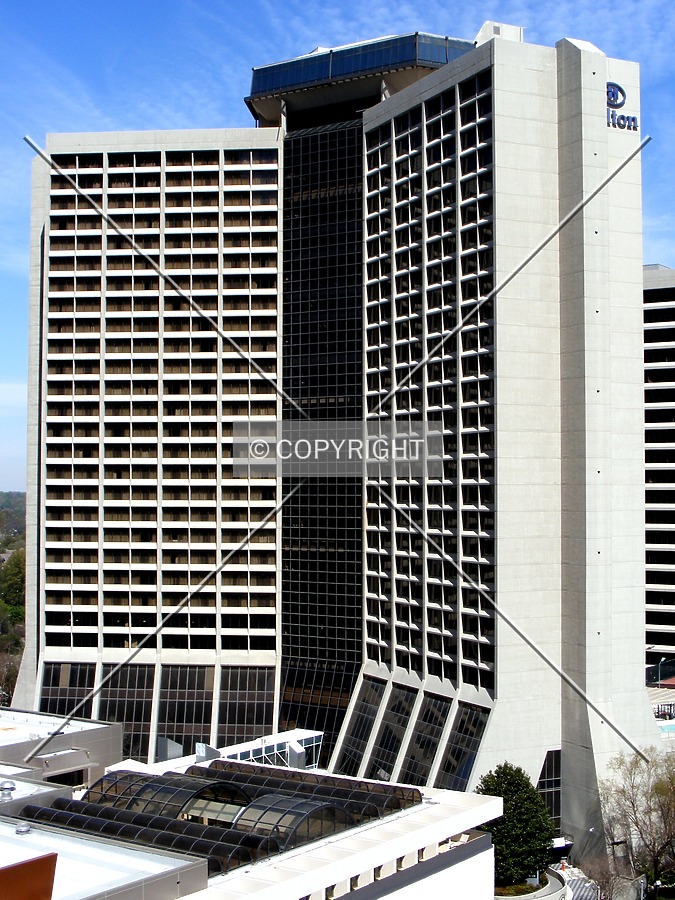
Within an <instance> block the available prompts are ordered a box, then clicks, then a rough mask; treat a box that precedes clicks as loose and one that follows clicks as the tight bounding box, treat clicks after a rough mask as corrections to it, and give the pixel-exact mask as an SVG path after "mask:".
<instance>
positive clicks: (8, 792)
mask: <svg viewBox="0 0 675 900" xmlns="http://www.w3.org/2000/svg"><path fill="white" fill-rule="evenodd" d="M15 790H16V785H15V784H14V782H13V781H10V780H9V779H7V780H6V781H2V782H0V800H11V799H12V791H15Z"/></svg>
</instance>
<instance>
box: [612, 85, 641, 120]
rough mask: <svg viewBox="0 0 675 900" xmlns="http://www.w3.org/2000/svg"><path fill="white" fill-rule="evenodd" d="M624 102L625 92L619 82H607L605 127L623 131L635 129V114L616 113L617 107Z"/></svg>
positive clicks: (619, 107)
mask: <svg viewBox="0 0 675 900" xmlns="http://www.w3.org/2000/svg"><path fill="white" fill-rule="evenodd" d="M625 102H626V92H625V91H624V89H623V88H622V87H621V85H620V84H616V83H615V82H614V81H608V82H607V127H608V128H621V129H622V130H625V131H637V130H638V120H637V116H626V115H624V114H623V113H619V115H617V114H616V111H617V109H621V107H622V106H623V105H624V103H625Z"/></svg>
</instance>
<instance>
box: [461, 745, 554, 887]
mask: <svg viewBox="0 0 675 900" xmlns="http://www.w3.org/2000/svg"><path fill="white" fill-rule="evenodd" d="M476 791H477V793H479V794H490V795H492V796H493V797H502V798H503V800H504V814H503V815H502V816H501V818H499V819H494V820H493V821H492V822H487V823H486V825H485V826H484V828H485V830H486V831H489V832H491V833H492V842H493V844H494V848H495V883H496V884H497V885H498V886H499V887H506V886H507V885H510V884H520V883H521V882H523V881H525V879H526V878H528V877H529V876H531V875H534V874H535V873H536V872H537V871H539V870H540V869H543V868H545V867H546V866H547V865H548V863H549V861H550V858H551V844H552V841H553V838H554V836H555V827H554V825H553V822H552V820H551V817H550V816H549V814H548V811H547V809H546V806H545V805H544V801H543V800H542V799H541V797H540V796H539V794H538V793H537V791H536V789H535V787H534V786H533V784H532V782H531V781H530V779H529V778H528V776H527V773H526V772H525V771H524V770H523V769H521V768H520V766H513V765H511V763H508V762H505V763H502V764H501V765H500V766H497V767H496V768H495V769H494V771H492V772H487V773H486V774H485V775H483V777H482V778H481V780H480V782H479V784H478V787H477V788H476Z"/></svg>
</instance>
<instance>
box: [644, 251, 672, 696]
mask: <svg viewBox="0 0 675 900" xmlns="http://www.w3.org/2000/svg"><path fill="white" fill-rule="evenodd" d="M664 274H665V275H666V276H671V275H672V273H668V272H664V271H663V270H661V271H659V269H658V268H656V269H655V271H654V272H653V273H652V272H650V270H649V268H648V269H646V278H645V281H646V285H647V289H646V290H645V292H644V300H645V303H644V313H643V315H644V327H645V331H644V334H645V349H644V354H645V464H646V465H645V468H646V545H647V549H646V564H647V572H646V584H647V587H646V618H647V632H646V645H647V655H646V658H647V663H651V664H652V666H653V669H652V672H653V674H654V675H655V676H657V677H658V676H659V675H660V676H661V677H662V678H667V677H669V675H670V671H671V668H672V666H671V667H669V666H668V664H669V663H672V657H674V656H675V616H673V609H674V608H675V568H674V567H675V552H674V551H675V541H674V540H673V527H674V526H675V489H674V487H673V484H674V483H675V475H674V474H673V469H672V464H673V462H675V428H674V427H673V412H672V410H673V398H674V397H675V390H674V388H673V382H675V376H674V375H673V359H674V357H673V349H672V348H673V343H674V341H675V284H674V283H673V282H674V281H675V280H674V279H673V278H672V277H669V278H667V279H666V283H664V284H662V285H659V286H658V287H657V284H659V278H658V276H661V277H663V275H664ZM650 278H651V280H650ZM668 281H669V282H670V284H668V283H667V282H668ZM664 659H665V662H663V665H662V666H660V667H659V668H658V669H657V667H658V666H659V664H660V663H661V662H662V661H663V660H664ZM655 680H656V679H655Z"/></svg>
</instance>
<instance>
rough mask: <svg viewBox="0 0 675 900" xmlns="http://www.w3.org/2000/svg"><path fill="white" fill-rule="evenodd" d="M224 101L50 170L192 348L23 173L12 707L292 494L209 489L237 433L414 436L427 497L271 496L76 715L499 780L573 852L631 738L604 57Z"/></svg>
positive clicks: (470, 45) (482, 59) (219, 485)
mask: <svg viewBox="0 0 675 900" xmlns="http://www.w3.org/2000/svg"><path fill="white" fill-rule="evenodd" d="M247 103H248V105H249V108H250V109H251V111H252V113H253V115H254V116H255V118H256V120H257V123H258V125H259V127H258V128H257V129H255V130H250V131H246V130H243V131H216V130H213V131H203V132H192V133H190V132H183V133H176V132H174V133H171V132H163V133H148V134H128V135H123V134H115V135H75V136H59V137H51V138H50V139H49V142H48V149H49V151H50V153H51V154H52V155H53V156H54V158H55V160H56V161H57V162H58V163H59V165H61V166H62V167H63V168H64V169H65V170H66V171H68V172H69V173H71V174H73V175H74V176H75V177H76V178H77V179H78V181H79V183H80V185H81V186H82V187H83V188H84V189H86V190H87V191H88V192H91V193H92V194H93V196H94V197H95V199H97V202H99V203H101V205H103V206H104V208H105V209H106V210H108V211H109V212H110V214H111V215H115V216H119V220H118V221H119V224H120V225H121V227H122V228H124V229H128V230H129V231H130V232H131V233H133V235H134V237H135V239H136V240H137V241H138V242H139V243H141V244H142V246H143V247H144V248H145V249H146V250H147V252H148V253H150V254H151V255H153V258H154V259H156V260H157V262H158V263H159V265H160V266H162V267H163V268H166V270H167V271H168V272H169V274H171V275H175V276H176V277H177V278H179V279H181V281H180V284H181V285H184V287H185V289H186V291H188V290H189V291H190V295H191V296H192V297H193V299H194V300H195V301H196V302H197V303H199V305H200V306H202V307H204V308H205V309H206V310H207V312H208V313H209V315H211V316H212V317H213V318H214V319H217V321H218V325H219V331H218V332H214V330H213V328H212V326H211V325H210V324H209V323H207V322H205V321H204V319H202V318H200V317H199V316H198V315H197V314H196V313H195V312H194V311H192V310H189V309H188V308H187V307H186V303H185V301H181V300H179V299H177V298H176V296H175V293H174V292H172V291H171V290H170V289H169V288H168V287H167V286H166V285H164V283H163V282H162V280H161V279H160V278H158V277H157V276H156V274H155V273H154V272H153V271H148V269H147V268H146V266H147V263H145V262H144V261H143V259H142V258H139V257H138V255H136V254H135V253H133V252H132V251H131V250H130V249H129V248H128V247H127V246H125V245H124V244H123V242H122V241H121V240H120V238H119V237H118V236H117V234H116V233H114V232H113V231H111V229H110V227H109V226H108V225H106V224H105V223H102V222H101V219H100V217H99V216H97V214H96V213H95V212H94V211H92V210H91V209H90V208H89V207H88V206H87V205H86V203H84V202H83V201H82V200H81V199H80V198H78V197H77V196H76V194H75V192H74V191H73V190H71V189H70V187H69V186H68V185H67V184H64V183H63V182H62V180H61V179H60V177H59V176H58V174H55V173H51V175H50V173H49V171H48V169H47V167H46V166H45V164H44V163H43V162H42V161H40V160H38V161H36V172H35V193H34V204H35V216H34V239H33V245H34V256H33V320H32V326H31V334H32V347H33V350H32V362H33V368H32V373H31V378H32V392H31V397H32V402H33V404H34V406H33V409H32V413H31V419H32V424H31V439H30V448H31V449H30V453H31V475H30V484H31V488H30V499H29V516H30V519H29V523H30V524H29V530H30V533H31V539H32V541H33V544H32V545H31V547H30V558H31V566H30V573H29V579H30V580H29V596H30V597H32V598H34V602H35V605H34V609H33V611H32V615H33V619H32V621H31V622H30V623H29V628H30V634H31V637H32V643H29V644H28V649H27V652H26V662H25V664H24V667H23V670H22V677H21V683H20V689H21V691H22V692H23V693H22V696H23V697H25V698H27V700H26V701H24V702H33V699H34V698H35V702H37V703H38V704H40V706H41V708H44V709H45V710H50V711H53V710H56V709H58V710H65V709H66V708H67V707H68V706H69V705H71V704H72V702H73V700H75V699H77V698H78V697H80V696H82V695H83V694H84V693H85V692H86V691H87V690H88V689H89V688H91V687H92V686H93V685H94V684H95V683H96V681H97V679H99V678H100V677H101V675H103V674H105V672H106V671H109V667H110V666H111V665H113V664H114V663H115V662H117V661H118V660H121V659H122V658H123V657H124V654H125V653H127V652H129V648H131V647H133V646H134V642H136V641H137V640H138V639H139V638H140V637H142V636H143V635H145V634H147V633H148V631H150V630H152V629H153V628H154V627H155V624H156V623H157V621H158V617H161V616H162V615H163V614H165V613H166V612H167V611H170V610H171V609H172V607H173V608H175V604H176V602H177V599H179V598H180V597H181V596H182V595H183V594H184V592H185V591H186V590H187V589H189V586H190V584H194V583H195V582H198V581H199V580H201V578H203V576H204V575H205V574H207V573H208V571H209V568H210V567H211V568H212V567H213V566H214V565H215V563H216V562H217V561H218V560H219V558H220V556H221V554H222V553H223V552H225V551H227V549H228V548H230V547H233V546H236V544H234V543H232V542H233V541H236V540H238V539H239V536H240V535H241V534H242V533H243V532H245V531H246V529H247V528H249V527H251V526H252V525H254V524H255V522H256V521H259V519H260V518H261V517H262V516H264V514H265V513H266V512H268V511H270V510H272V509H274V506H275V504H276V503H278V502H280V501H281V500H282V498H284V497H286V496H287V495H288V493H289V492H290V490H291V489H292V488H294V487H296V486H297V485H296V484H294V483H293V482H292V481H291V480H290V479H278V480H277V479H263V480H260V479H256V478H255V477H254V473H253V471H251V472H250V473H249V477H248V478H244V479H242V478H235V477H234V475H235V474H238V473H234V472H233V471H232V469H231V433H232V423H233V422H234V421H235V418H234V417H237V416H243V417H244V418H245V419H246V418H250V419H251V420H254V419H256V418H257V417H261V418H264V417H269V416H274V415H275V414H279V415H281V416H285V417H288V418H292V417H294V416H297V415H299V413H298V409H297V408H298V407H300V408H301V409H302V410H303V411H304V413H305V414H307V415H308V416H309V417H310V418H323V419H341V420H349V419H352V420H359V419H361V418H363V417H368V418H371V419H378V418H385V417H390V416H391V417H395V418H396V419H399V420H402V421H404V422H405V421H418V420H422V419H428V420H432V421H433V422H434V423H435V425H436V427H437V428H440V430H441V431H442V434H443V445H444V460H443V467H442V468H443V471H442V477H436V475H437V474H438V473H434V477H431V475H430V476H429V477H426V478H421V477H415V476H414V475H413V474H410V475H408V476H406V475H405V473H404V472H400V471H399V472H397V473H396V477H395V478H392V479H387V480H383V481H378V480H375V479H372V478H370V479H366V480H363V481H362V480H352V481H350V480H349V479H325V480H319V479H316V480H314V481H312V482H311V483H310V484H308V485H304V486H301V487H300V488H299V490H298V491H297V493H295V494H294V495H293V496H292V497H291V498H290V500H288V502H287V506H285V507H284V509H283V510H282V511H281V514H280V515H279V516H277V518H276V519H275V520H274V521H270V524H269V525H268V526H266V528H265V529H264V530H263V532H262V533H261V534H260V535H258V536H256V538H255V540H254V541H252V542H251V544H250V546H248V547H247V548H246V549H245V550H242V551H240V552H239V554H238V555H237V557H236V558H235V559H234V560H233V563H234V564H233V565H228V566H226V568H225V569H224V571H223V572H222V573H221V574H220V575H219V576H218V577H217V578H216V579H215V580H214V581H213V582H212V583H210V584H209V585H208V586H207V587H206V588H205V589H204V590H203V591H202V592H201V593H200V595H199V597H198V599H197V602H192V603H191V604H190V608H189V610H187V611H184V612H181V613H179V614H178V617H179V618H177V619H174V620H172V621H170V622H169V623H168V624H167V626H166V627H165V628H164V630H163V631H162V633H161V634H160V635H158V636H157V639H156V646H153V647H152V648H146V649H144V650H143V651H141V655H139V657H138V658H136V659H135V660H134V661H133V663H132V664H131V665H130V666H128V667H127V668H126V669H125V670H123V673H121V674H120V675H119V676H117V677H116V679H115V681H114V682H113V683H111V685H110V686H108V687H106V688H104V690H103V692H102V693H101V696H100V698H99V699H98V700H96V701H95V703H94V704H93V705H92V707H91V709H88V710H87V713H88V714H91V715H95V716H99V717H102V718H105V717H109V718H125V720H126V721H127V722H128V726H129V733H130V734H131V735H133V736H134V738H133V741H132V749H133V750H134V752H137V753H141V754H145V753H146V752H147V753H149V754H150V756H154V755H155V754H157V753H163V752H165V745H164V744H162V743H161V742H159V743H158V741H159V739H161V738H165V737H166V738H169V739H171V740H175V741H177V742H178V743H180V744H182V745H183V746H184V749H185V751H186V752H188V751H190V750H191V749H192V746H193V743H194V740H201V739H207V740H211V741H216V742H221V743H222V742H223V741H224V740H229V739H230V738H231V737H234V736H236V737H237V738H239V737H244V736H246V737H253V736H256V735H257V734H260V733H262V731H264V730H268V731H269V730H271V728H272V727H275V728H276V727H284V726H285V725H297V726H305V727H312V728H314V727H319V728H322V729H324V730H325V731H326V735H327V738H326V755H327V759H328V757H329V763H330V767H331V768H332V769H333V770H335V771H338V772H342V773H345V774H349V775H361V776H365V777H371V778H384V779H391V780H400V781H405V782H409V783H413V784H433V785H438V786H442V787H456V788H466V787H472V786H473V785H474V784H475V782H476V780H477V778H478V777H479V775H480V774H481V773H482V772H484V771H485V770H486V769H488V768H490V767H492V766H494V765H495V764H498V763H500V762H502V761H503V760H504V759H509V760H510V761H512V762H514V763H517V764H519V765H522V766H523V767H524V768H525V769H526V770H527V771H528V772H529V773H530V775H531V776H532V778H533V780H534V781H535V782H537V783H538V784H539V786H540V789H541V790H542V791H543V792H544V793H545V794H547V796H548V798H549V799H550V801H551V808H552V809H553V811H554V812H555V814H556V816H557V817H558V818H559V819H561V821H562V825H563V827H564V828H565V829H566V830H567V831H571V832H572V833H575V834H577V835H578V836H580V835H586V836H587V835H589V834H591V835H592V834H593V833H594V832H593V831H589V829H594V828H596V825H597V824H598V823H599V819H598V804H597V802H596V799H597V789H596V788H597V778H598V777H599V776H601V775H602V774H603V772H604V768H605V766H606V763H607V761H608V759H609V758H610V757H611V756H612V755H613V754H614V753H615V752H616V751H617V750H619V749H626V748H629V747H630V744H627V743H625V741H624V737H625V738H627V739H628V740H629V741H630V742H632V743H633V744H636V745H644V744H649V743H652V742H653V741H654V740H655V738H656V734H655V729H654V724H653V720H652V718H651V713H650V710H649V708H648V706H647V701H646V696H645V693H644V686H643V684H644V677H643V676H644V668H643V649H644V642H643V635H644V603H643V586H644V558H643V553H644V524H643V512H644V494H643V457H642V451H643V434H642V427H643V426H642V403H643V398H642V340H641V333H642V326H641V298H642V269H641V262H642V260H641V198H640V160H639V156H635V158H633V159H632V160H631V161H630V162H629V163H628V164H627V165H626V166H625V167H623V168H621V170H620V171H619V172H618V174H616V176H615V177H613V178H612V180H611V181H609V183H608V184H607V186H606V187H604V188H603V189H602V190H601V191H600V192H599V193H598V195H597V196H595V197H594V198H593V199H592V200H590V202H588V203H585V201H586V200H587V198H588V196H589V194H590V193H591V192H592V191H593V190H594V189H595V188H596V186H597V185H599V184H600V183H601V182H602V181H603V179H606V178H607V176H608V175H610V173H612V172H613V171H614V169H615V168H616V167H617V166H619V164H620V163H622V162H623V161H624V160H626V158H627V157H628V156H629V155H630V154H631V153H634V152H635V151H637V149H638V147H639V143H640V140H641V134H640V127H639V115H640V113H639V84H638V71H637V66H636V65H635V64H632V63H627V62H623V61H619V60H613V59H608V58H606V57H605V55H604V54H603V53H602V52H600V51H599V50H598V49H597V48H595V47H593V46H592V45H590V44H587V43H585V42H583V41H575V40H563V41H561V42H559V43H558V45H557V46H556V47H555V48H547V47H539V46H534V45H529V44H526V43H524V42H523V40H522V30H521V29H519V28H516V27H513V26H506V25H501V26H500V25H494V24H487V25H486V26H484V27H483V29H481V32H480V33H479V35H478V38H477V40H476V42H475V44H474V42H472V41H471V42H469V41H459V40H452V39H447V38H439V37H435V36H431V35H422V34H415V35H405V36H402V37H398V38H386V39H382V40H379V41H372V42H368V43H364V44H356V45H350V46H348V47H342V48H337V49H334V50H317V51H315V52H314V53H312V54H309V55H307V56H304V57H300V58H298V59H295V60H291V61H289V62H286V63H280V64H276V65H271V66H262V67H260V68H258V69H254V73H253V82H252V88H251V95H250V96H249V98H247ZM118 204H119V205H118ZM575 207H579V209H578V212H577V214H576V215H575V216H574V218H573V219H572V220H571V221H570V222H569V223H568V224H565V226H564V227H563V228H561V229H560V228H558V223H559V222H560V221H561V220H562V219H563V217H565V216H566V214H567V213H569V212H570V211H571V210H573V209H574V208H575ZM549 236H550V240H548V241H546V240H545V239H546V238H547V237H549ZM535 250H537V252H536V253H534V254H533V251H535ZM524 261H526V264H525V265H523V263H524ZM511 276H513V277H511ZM504 282H506V283H505V284H504V286H503V287H500V285H502V284H503V283H504ZM495 288H499V290H498V291H497V292H496V293H493V292H494V290H495ZM481 298H488V299H486V301H485V302H484V303H482V304H481V306H480V308H479V309H477V303H478V301H479V300H480V299H481ZM223 335H229V336H230V338H231V339H233V340H235V341H237V342H238V343H239V345H240V347H241V348H242V350H244V351H245V352H246V353H248V354H250V355H251V356H252V357H253V358H254V359H255V360H256V362H257V363H258V364H259V365H260V366H261V367H263V368H264V369H265V372H266V373H267V374H269V375H270V376H272V377H273V378H274V379H276V380H277V384H280V385H281V386H282V388H283V391H284V392H285V394H286V395H287V396H288V397H290V399H291V400H292V401H293V403H289V402H288V400H283V401H282V400H280V399H279V398H278V397H277V395H276V394H275V393H274V391H273V390H272V389H271V388H270V385H269V384H268V383H267V382H266V381H265V379H264V378H263V376H262V375H260V373H259V372H258V370H257V369H252V368H251V367H250V366H249V365H248V364H246V363H244V362H243V361H242V360H241V358H240V357H239V356H238V355H237V354H236V353H235V352H234V351H233V350H232V349H231V347H230V345H229V343H228V340H227V339H226V338H225V337H223ZM441 341H442V346H439V345H440V344H441ZM392 392H393V393H392ZM294 404H295V405H294ZM239 421H242V420H241V419H240V420H239ZM263 537H264V538H265V540H264V541H263V540H262V538H263ZM510 623H514V624H515V626H516V628H515V629H514V628H513V627H512V625H511V624H510ZM519 631H522V632H525V633H526V634H527V636H528V639H527V640H525V639H524V638H523V635H522V634H521V633H519ZM544 657H545V658H544ZM556 667H560V668H561V669H562V670H564V672H565V673H567V676H568V677H569V678H571V679H572V680H573V681H574V683H575V685H576V690H575V689H572V688H571V687H569V686H568V684H567V683H563V682H562V681H561V677H560V675H559V673H558V672H557V671H556V670H555V668H556ZM584 694H585V695H586V696H587V697H589V698H590V699H591V700H592V701H593V703H594V704H595V705H596V708H597V709H599V710H600V711H601V712H602V713H603V714H604V718H602V717H601V716H599V715H598V714H597V713H596V712H594V711H593V710H592V709H591V708H590V707H589V706H588V705H587V703H586V701H585V700H584ZM621 735H623V736H624V737H622V736H621ZM561 784H562V807H561V806H560V797H561V791H560V786H561ZM594 798H596V799H594Z"/></svg>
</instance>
